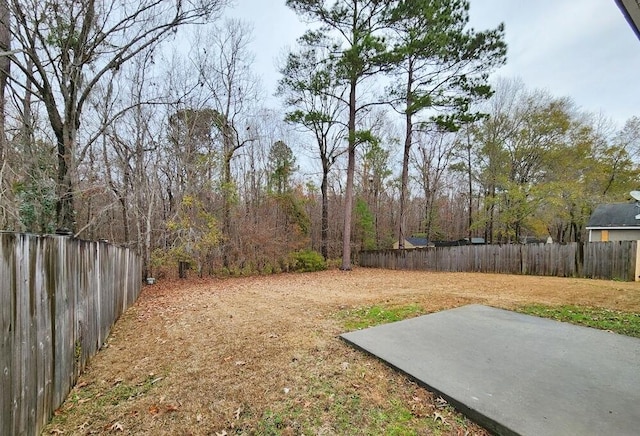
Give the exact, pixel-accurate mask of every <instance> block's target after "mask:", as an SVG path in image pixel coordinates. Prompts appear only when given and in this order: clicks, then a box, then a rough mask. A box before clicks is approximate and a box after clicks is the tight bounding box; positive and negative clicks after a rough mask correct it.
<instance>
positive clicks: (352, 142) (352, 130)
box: [340, 78, 357, 271]
mask: <svg viewBox="0 0 640 436" xmlns="http://www.w3.org/2000/svg"><path fill="white" fill-rule="evenodd" d="M356 86H357V80H356V79H353V78H352V79H351V85H350V90H349V124H348V130H349V150H348V162H347V186H346V188H345V199H344V227H343V232H342V266H341V268H340V269H342V270H343V271H349V270H351V218H352V209H353V176H354V173H355V170H356Z"/></svg>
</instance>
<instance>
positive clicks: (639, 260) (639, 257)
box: [633, 241, 640, 282]
mask: <svg viewBox="0 0 640 436" xmlns="http://www.w3.org/2000/svg"><path fill="white" fill-rule="evenodd" d="M635 242H636V273H635V275H634V276H633V279H634V281H636V282H638V281H640V241H635Z"/></svg>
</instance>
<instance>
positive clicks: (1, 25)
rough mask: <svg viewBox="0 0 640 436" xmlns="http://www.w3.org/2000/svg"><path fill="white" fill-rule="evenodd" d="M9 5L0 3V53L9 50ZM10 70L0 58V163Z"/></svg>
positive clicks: (4, 57) (3, 152)
mask: <svg viewBox="0 0 640 436" xmlns="http://www.w3.org/2000/svg"><path fill="white" fill-rule="evenodd" d="M9 26H10V15H9V4H8V1H7V0H2V1H0V51H2V52H8V51H9V50H10V49H11V31H10V27H9ZM10 69H11V60H10V59H9V56H7V55H1V56H0V162H4V154H5V148H6V146H5V145H6V142H7V137H6V133H5V128H6V126H5V122H6V114H5V110H6V101H5V88H6V87H7V80H8V79H9V73H10Z"/></svg>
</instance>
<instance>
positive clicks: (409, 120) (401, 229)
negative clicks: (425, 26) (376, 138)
mask: <svg viewBox="0 0 640 436" xmlns="http://www.w3.org/2000/svg"><path fill="white" fill-rule="evenodd" d="M412 87H413V61H412V60H411V59H409V68H408V74H407V95H406V106H407V108H406V113H405V136H404V153H403V155H402V178H401V182H400V185H401V187H400V213H399V216H398V248H399V249H403V248H404V240H405V230H406V228H405V226H406V218H405V207H406V201H407V191H408V189H409V187H408V185H409V155H410V153H411V145H412V139H413V138H412V135H413V108H412V106H413V95H412V89H411V88H412Z"/></svg>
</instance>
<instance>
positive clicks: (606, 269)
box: [359, 241, 640, 282]
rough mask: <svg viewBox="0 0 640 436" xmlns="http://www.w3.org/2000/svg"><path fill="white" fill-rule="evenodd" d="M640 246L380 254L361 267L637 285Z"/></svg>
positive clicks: (370, 254)
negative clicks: (620, 281) (513, 275)
mask: <svg viewBox="0 0 640 436" xmlns="http://www.w3.org/2000/svg"><path fill="white" fill-rule="evenodd" d="M637 249H638V243H637V241H616V242H585V243H577V242H571V243H568V244H506V245H465V246H458V247H429V248H417V249H409V250H379V251H363V252H361V253H360V256H359V258H360V259H359V262H360V265H361V266H365V267H373V268H389V269H408V270H424V271H444V272H483V273H501V274H526V275H537V276H552V277H585V278H592V279H603V280H623V281H631V282H633V281H636V280H638V278H640V276H639V273H640V271H638V265H637V257H638V254H637Z"/></svg>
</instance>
